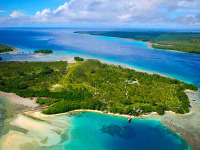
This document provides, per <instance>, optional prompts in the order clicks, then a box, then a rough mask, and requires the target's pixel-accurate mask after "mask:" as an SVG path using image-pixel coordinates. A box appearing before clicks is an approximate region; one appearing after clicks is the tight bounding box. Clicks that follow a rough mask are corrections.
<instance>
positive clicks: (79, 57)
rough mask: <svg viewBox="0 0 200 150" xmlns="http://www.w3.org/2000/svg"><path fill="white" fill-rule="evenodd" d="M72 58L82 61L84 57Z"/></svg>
mask: <svg viewBox="0 0 200 150" xmlns="http://www.w3.org/2000/svg"><path fill="white" fill-rule="evenodd" d="M74 60H76V61H84V59H83V58H80V57H74Z"/></svg>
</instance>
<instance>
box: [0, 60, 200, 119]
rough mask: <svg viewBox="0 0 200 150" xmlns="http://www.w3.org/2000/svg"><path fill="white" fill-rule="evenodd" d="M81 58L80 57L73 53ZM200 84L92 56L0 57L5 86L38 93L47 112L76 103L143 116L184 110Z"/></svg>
mask: <svg viewBox="0 0 200 150" xmlns="http://www.w3.org/2000/svg"><path fill="white" fill-rule="evenodd" d="M74 59H76V57H75V58H74ZM186 89H190V90H194V91H196V90H198V88H197V87H196V86H195V85H192V84H187V83H184V82H181V81H179V80H177V79H171V78H168V77H162V76H160V75H157V74H148V73H143V72H137V71H135V70H133V69H129V68H125V67H122V66H115V65H108V64H105V63H101V62H100V61H99V60H94V59H88V60H85V61H76V62H75V63H70V64H69V63H67V62H66V61H55V62H21V61H20V62H19V61H11V62H0V90H1V91H3V92H11V93H16V94H17V95H18V96H20V97H24V98H31V99H32V98H37V103H39V104H40V105H42V106H44V107H45V109H44V110H43V111H42V113H44V114H57V113H64V112H68V111H72V110H77V109H90V110H100V111H102V112H103V111H107V112H110V113H119V114H131V115H133V116H139V115H144V114H148V113H151V112H157V113H158V114H160V115H163V114H164V113H165V111H173V112H176V113H180V114H184V113H188V112H189V111H190V102H189V99H188V96H187V95H186V93H185V92H184V91H185V90H186Z"/></svg>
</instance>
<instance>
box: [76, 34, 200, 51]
mask: <svg viewBox="0 0 200 150" xmlns="http://www.w3.org/2000/svg"><path fill="white" fill-rule="evenodd" d="M76 34H82V33H76ZM84 35H90V36H99V37H110V38H118V39H126V40H131V41H135V42H142V43H146V44H147V45H148V46H147V47H148V48H150V49H154V50H161V51H171V52H177V53H185V54H194V55H200V54H198V53H187V52H183V51H177V50H171V49H156V48H153V47H152V45H153V44H157V43H151V42H144V41H140V40H135V39H131V38H120V37H112V36H103V35H92V34H88V33H84ZM157 45H158V44H157Z"/></svg>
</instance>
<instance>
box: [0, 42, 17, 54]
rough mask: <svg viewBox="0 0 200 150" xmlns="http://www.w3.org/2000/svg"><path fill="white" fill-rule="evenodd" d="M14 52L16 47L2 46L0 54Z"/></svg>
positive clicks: (0, 46)
mask: <svg viewBox="0 0 200 150" xmlns="http://www.w3.org/2000/svg"><path fill="white" fill-rule="evenodd" d="M13 50H15V48H14V47H11V46H7V45H3V44H0V53H7V52H12V51H13Z"/></svg>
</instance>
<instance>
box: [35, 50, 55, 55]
mask: <svg viewBox="0 0 200 150" xmlns="http://www.w3.org/2000/svg"><path fill="white" fill-rule="evenodd" d="M34 53H36V54H37V53H41V54H51V53H53V51H52V50H49V49H41V50H35V51H34Z"/></svg>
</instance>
